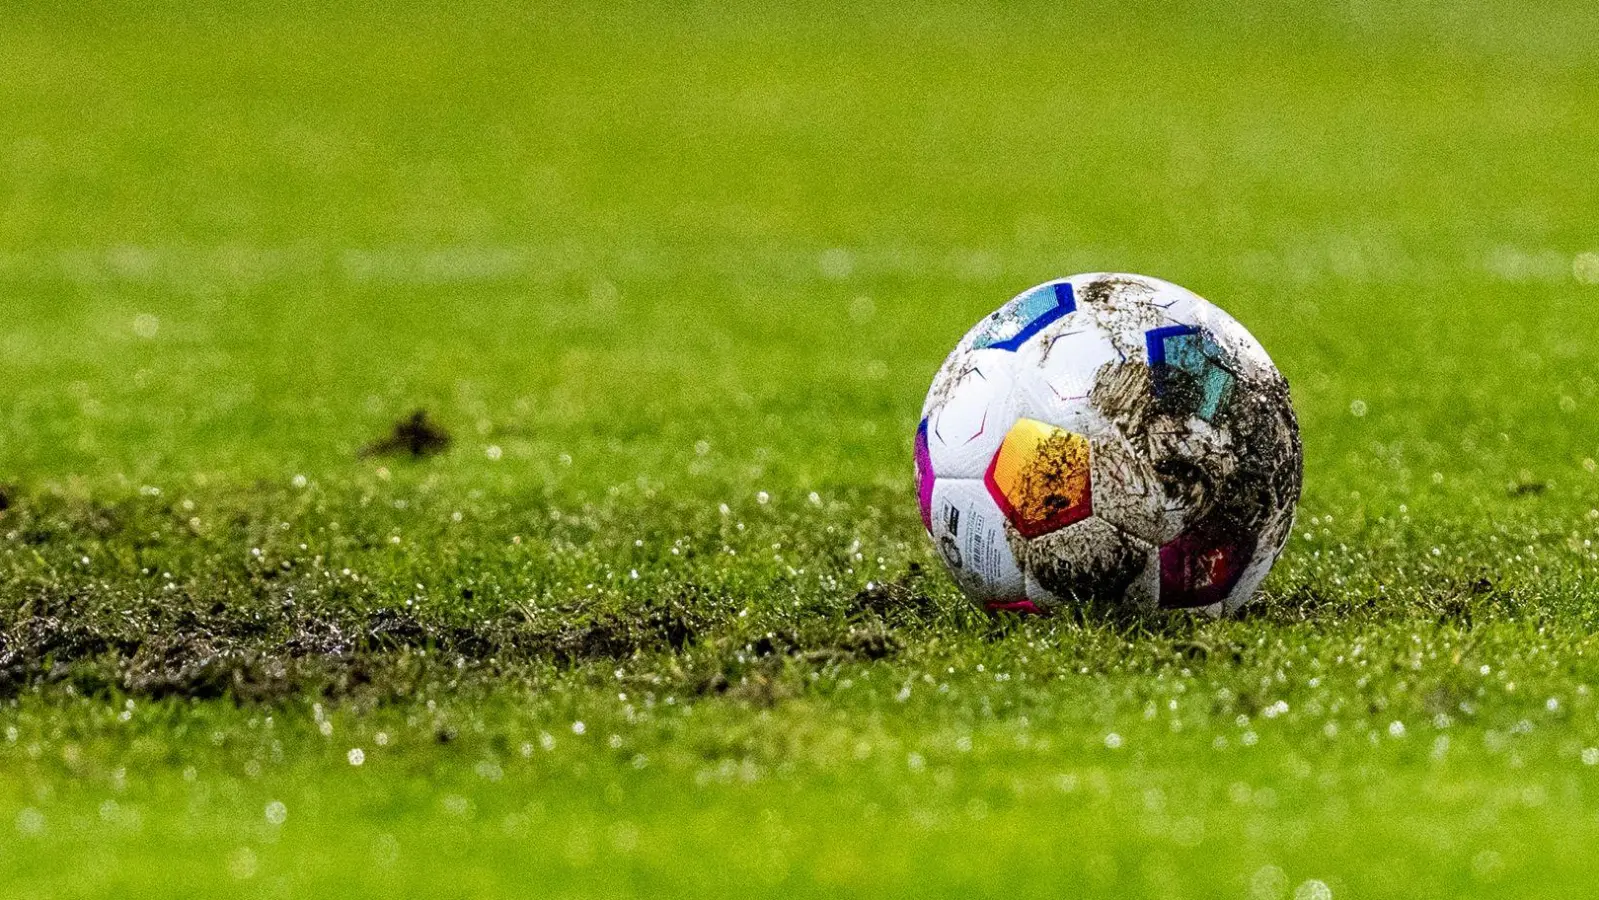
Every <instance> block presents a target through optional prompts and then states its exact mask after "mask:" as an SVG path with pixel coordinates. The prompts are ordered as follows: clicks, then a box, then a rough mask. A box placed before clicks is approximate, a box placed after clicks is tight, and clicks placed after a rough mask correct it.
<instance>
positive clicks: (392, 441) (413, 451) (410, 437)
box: [361, 409, 454, 459]
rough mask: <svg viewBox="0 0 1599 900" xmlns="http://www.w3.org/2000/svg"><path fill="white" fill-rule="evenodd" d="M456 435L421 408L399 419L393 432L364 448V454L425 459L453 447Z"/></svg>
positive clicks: (362, 451) (362, 452)
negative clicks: (451, 445)
mask: <svg viewBox="0 0 1599 900" xmlns="http://www.w3.org/2000/svg"><path fill="white" fill-rule="evenodd" d="M453 440H454V438H452V437H451V436H450V433H449V432H448V431H445V430H444V428H443V427H442V426H440V425H439V424H438V423H437V422H434V421H433V419H432V418H431V417H429V415H428V412H427V410H425V409H419V410H417V411H416V412H413V413H411V414H410V415H409V416H406V417H405V418H403V419H401V420H399V421H398V422H395V423H394V425H393V427H391V428H390V429H389V433H388V434H386V435H384V436H383V437H381V438H378V439H377V440H375V441H372V442H371V443H369V444H367V445H366V446H364V447H362V448H361V455H362V456H409V457H410V458H412V459H423V458H425V457H429V456H437V455H439V454H440V453H443V452H444V451H446V450H448V449H450V444H451V443H452V442H453Z"/></svg>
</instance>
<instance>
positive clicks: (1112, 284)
mask: <svg viewBox="0 0 1599 900" xmlns="http://www.w3.org/2000/svg"><path fill="white" fill-rule="evenodd" d="M1075 293H1076V296H1077V308H1078V310H1079V311H1082V312H1086V313H1087V314H1088V315H1089V316H1090V317H1091V318H1092V319H1093V320H1094V324H1095V325H1097V326H1099V329H1100V330H1101V331H1102V332H1104V333H1105V335H1106V336H1107V337H1109V338H1110V342H1111V346H1113V347H1115V348H1116V352H1118V353H1120V354H1121V355H1122V358H1124V359H1125V358H1127V357H1130V356H1132V355H1134V354H1136V353H1137V352H1138V351H1139V349H1140V348H1139V347H1138V346H1134V345H1130V344H1128V343H1127V341H1126V339H1125V337H1124V336H1125V335H1130V334H1137V335H1142V334H1143V333H1144V332H1146V331H1148V330H1149V329H1151V328H1156V327H1159V326H1160V324H1161V323H1162V322H1163V321H1164V320H1163V319H1162V318H1161V315H1160V308H1159V307H1157V306H1154V305H1153V304H1151V303H1150V302H1149V298H1150V297H1151V296H1152V295H1153V294H1154V289H1153V288H1151V287H1150V286H1149V285H1148V284H1145V283H1144V282H1142V281H1136V280H1133V279H1130V278H1098V279H1095V280H1093V281H1090V282H1089V283H1087V284H1085V285H1083V286H1082V287H1080V288H1077V289H1076V291H1075Z"/></svg>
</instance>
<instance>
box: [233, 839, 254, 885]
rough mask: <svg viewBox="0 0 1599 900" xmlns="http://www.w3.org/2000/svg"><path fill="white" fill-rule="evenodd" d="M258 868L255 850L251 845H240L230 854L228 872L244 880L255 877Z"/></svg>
mask: <svg viewBox="0 0 1599 900" xmlns="http://www.w3.org/2000/svg"><path fill="white" fill-rule="evenodd" d="M256 868H257V863H256V859H255V851H254V850H251V849H250V848H249V847H240V848H239V849H237V850H235V851H233V852H232V853H229V854H228V874H229V875H232V876H233V877H234V878H237V879H239V880H240V881H244V880H245V879H248V878H254V877H255V872H256Z"/></svg>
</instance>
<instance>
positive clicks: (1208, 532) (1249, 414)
mask: <svg viewBox="0 0 1599 900" xmlns="http://www.w3.org/2000/svg"><path fill="white" fill-rule="evenodd" d="M1227 370H1228V372H1229V373H1230V374H1231V375H1232V377H1233V378H1235V379H1236V383H1235V384H1234V385H1233V388H1232V390H1231V391H1230V397H1229V400H1228V402H1227V403H1226V404H1225V405H1224V406H1222V407H1221V408H1220V409H1219V410H1217V412H1216V413H1215V415H1214V416H1213V417H1212V419H1211V421H1209V422H1206V421H1204V420H1203V419H1200V418H1199V417H1198V412H1199V409H1200V407H1201V405H1202V403H1203V398H1204V392H1203V390H1202V389H1201V388H1200V386H1199V385H1198V384H1197V383H1196V382H1195V381H1194V380H1193V379H1192V378H1190V377H1189V376H1187V375H1186V374H1185V373H1182V372H1180V371H1179V372H1175V373H1163V374H1164V375H1165V381H1164V383H1163V384H1161V385H1160V386H1159V387H1160V389H1158V390H1157V385H1156V373H1155V372H1154V371H1153V370H1152V369H1151V368H1150V367H1149V366H1147V365H1144V364H1143V363H1136V362H1129V363H1115V364H1111V365H1109V366H1107V367H1106V371H1103V372H1101V374H1100V376H1099V378H1098V379H1097V381H1096V384H1095V389H1094V391H1093V393H1092V394H1091V395H1090V402H1091V403H1092V404H1093V405H1094V407H1095V408H1096V409H1097V410H1098V411H1099V412H1100V414H1101V415H1103V416H1104V417H1105V418H1106V420H1107V421H1109V422H1110V423H1111V424H1112V425H1114V426H1115V427H1116V429H1117V430H1119V431H1120V432H1121V433H1122V434H1123V435H1124V436H1125V437H1126V438H1127V440H1128V441H1129V442H1131V443H1132V444H1133V446H1134V447H1135V448H1140V449H1141V450H1142V451H1143V453H1144V454H1145V455H1146V458H1147V459H1148V460H1149V461H1150V464H1151V466H1152V467H1153V469H1154V472H1155V474H1156V481H1157V484H1158V485H1159V489H1160V491H1161V493H1162V495H1163V500H1164V503H1165V505H1166V508H1167V509H1170V510H1180V511H1183V512H1184V513H1185V516H1184V518H1185V519H1186V521H1187V523H1188V524H1187V527H1186V528H1185V529H1184V531H1183V535H1182V537H1183V540H1184V541H1185V542H1186V543H1187V544H1188V545H1189V546H1192V547H1196V548H1209V549H1215V550H1220V549H1226V550H1228V551H1230V552H1231V553H1233V554H1235V555H1236V556H1238V557H1241V558H1244V559H1247V558H1249V557H1252V556H1254V555H1255V553H1256V551H1257V550H1258V549H1259V548H1260V547H1263V546H1265V547H1271V548H1274V549H1275V548H1279V547H1281V546H1282V544H1283V542H1284V541H1285V540H1286V539H1287V536H1288V532H1289V529H1290V528H1291V527H1292V524H1293V510H1294V507H1295V505H1296V504H1297V503H1298V501H1299V495H1300V490H1301V479H1302V468H1303V461H1302V455H1303V451H1302V448H1301V445H1300V440H1299V432H1298V428H1297V426H1296V423H1295V421H1294V414H1293V406H1292V405H1291V403H1290V401H1289V397H1288V385H1287V382H1286V381H1285V380H1283V379H1282V377H1281V376H1279V375H1276V374H1275V373H1271V374H1270V375H1260V374H1254V373H1251V372H1248V371H1243V367H1240V366H1236V365H1232V366H1227Z"/></svg>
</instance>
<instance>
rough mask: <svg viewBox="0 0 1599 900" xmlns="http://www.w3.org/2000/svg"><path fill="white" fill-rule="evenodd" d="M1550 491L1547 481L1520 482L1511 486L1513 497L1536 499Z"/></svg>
mask: <svg viewBox="0 0 1599 900" xmlns="http://www.w3.org/2000/svg"><path fill="white" fill-rule="evenodd" d="M1547 490H1549V483H1548V482H1547V481H1518V482H1516V483H1515V484H1512V485H1511V486H1510V496H1512V497H1536V496H1538V495H1539V494H1542V493H1543V492H1544V491H1547Z"/></svg>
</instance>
